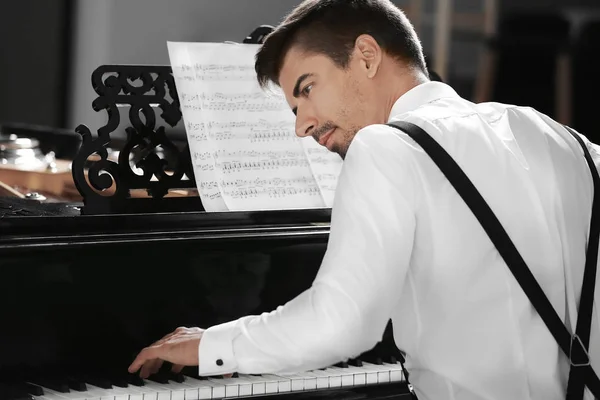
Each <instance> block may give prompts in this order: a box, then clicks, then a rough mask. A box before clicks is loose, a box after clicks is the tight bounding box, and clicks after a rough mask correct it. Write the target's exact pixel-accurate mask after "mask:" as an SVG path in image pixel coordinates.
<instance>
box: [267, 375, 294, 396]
mask: <svg viewBox="0 0 600 400" xmlns="http://www.w3.org/2000/svg"><path fill="white" fill-rule="evenodd" d="M262 376H264V377H265V378H267V380H269V381H272V380H276V381H277V391H276V392H270V391H269V382H267V393H286V392H291V391H292V381H291V380H289V379H288V378H286V377H285V376H279V375H273V374H264V375H262Z"/></svg>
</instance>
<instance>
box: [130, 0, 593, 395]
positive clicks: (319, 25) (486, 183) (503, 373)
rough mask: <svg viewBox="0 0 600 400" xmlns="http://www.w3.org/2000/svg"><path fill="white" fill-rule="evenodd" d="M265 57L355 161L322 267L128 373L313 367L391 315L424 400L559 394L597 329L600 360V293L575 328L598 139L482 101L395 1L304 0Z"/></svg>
mask: <svg viewBox="0 0 600 400" xmlns="http://www.w3.org/2000/svg"><path fill="white" fill-rule="evenodd" d="M256 70H257V73H258V80H259V82H260V83H261V84H263V85H266V84H267V83H268V82H269V81H273V82H275V83H277V84H278V85H280V86H281V88H282V89H283V91H284V93H285V95H286V99H287V101H288V103H289V105H290V107H291V108H292V110H293V112H294V113H295V114H296V117H297V120H296V133H297V134H298V135H299V136H308V135H311V136H312V137H314V139H315V140H316V141H318V142H319V143H320V144H322V145H323V146H326V147H327V148H328V149H329V150H331V151H335V152H337V153H339V154H340V155H341V156H342V157H343V158H344V159H345V161H344V166H343V170H342V173H341V175H340V178H339V183H338V188H337V192H336V199H335V204H334V207H333V210H332V220H331V233H330V238H329V243H328V247H327V252H326V254H325V257H324V259H323V262H322V265H321V268H320V270H319V273H318V276H317V277H316V279H315V281H314V283H313V285H312V287H311V288H310V289H308V290H307V291H305V292H304V293H302V294H301V295H300V296H298V297H297V298H295V299H293V300H292V301H290V302H289V303H287V304H285V305H284V306H282V307H280V308H278V309H277V310H275V311H273V312H271V313H268V314H264V315H261V316H248V317H245V318H242V319H240V320H237V321H232V322H230V323H226V324H223V325H218V326H213V327H210V328H209V329H207V330H202V329H199V328H180V329H178V330H176V331H175V332H173V333H171V334H169V335H167V336H166V337H165V338H163V339H161V340H159V341H158V342H156V343H155V344H153V345H152V346H149V347H148V348H146V349H143V350H142V351H141V352H140V354H139V355H138V357H137V358H136V359H135V361H134V362H133V363H132V365H131V367H130V372H136V371H138V370H140V369H141V374H142V375H143V376H145V375H148V374H149V373H151V372H153V371H155V370H157V369H158V367H159V366H160V364H161V363H162V362H163V360H167V361H169V362H172V363H174V364H175V365H176V366H175V368H176V369H177V368H180V367H179V366H182V365H199V371H200V374H201V375H216V374H227V373H231V372H234V371H238V372H240V373H268V372H284V371H303V370H310V369H316V368H319V367H324V366H328V365H332V364H334V363H336V362H338V361H340V360H342V359H346V358H349V357H353V356H356V355H358V354H360V353H362V352H364V351H366V350H368V349H370V348H372V347H373V346H374V345H375V344H376V343H377V342H378V341H379V340H380V339H381V336H382V333H383V331H384V328H385V326H386V324H387V322H388V320H389V319H390V318H391V319H392V321H393V326H394V336H395V337H394V339H395V342H396V344H397V345H398V347H399V348H401V349H402V350H403V351H404V352H406V367H407V369H408V371H409V373H410V381H411V383H412V384H413V386H414V388H415V390H416V393H417V396H418V397H419V398H420V399H455V400H471V399H490V400H491V399H494V400H507V399H519V400H526V399H536V400H550V399H564V398H565V393H566V391H567V382H568V380H569V379H568V378H569V370H570V368H571V364H578V365H579V364H587V361H588V360H587V358H586V357H585V354H586V351H585V350H584V349H583V347H584V346H585V347H587V346H588V344H587V343H585V342H589V355H590V357H589V358H591V364H592V366H593V367H594V369H595V371H600V328H599V318H598V317H599V312H600V311H599V310H600V309H599V308H598V307H595V308H593V312H592V314H593V318H592V320H591V329H590V328H588V332H589V331H590V330H591V337H590V336H589V333H588V334H585V333H583V334H579V328H578V330H577V333H578V334H579V335H578V336H575V335H573V340H572V341H571V336H570V335H572V333H573V332H575V329H576V325H577V320H578V318H577V316H578V313H579V310H578V307H579V300H580V294H581V291H582V280H583V271H584V266H585V264H586V247H587V241H588V232H589V231H590V230H591V229H590V215H591V209H592V199H593V196H594V185H593V183H592V175H591V173H590V171H591V169H590V167H589V166H590V165H592V166H593V164H592V163H590V165H588V163H587V162H586V158H585V157H584V150H583V147H582V146H581V145H580V143H579V142H578V140H576V138H575V136H577V137H578V138H579V139H580V140H582V143H581V144H582V145H583V146H585V147H586V148H587V149H588V150H589V152H590V153H591V157H592V158H593V163H595V164H596V165H598V164H599V163H600V153H599V151H600V149H599V148H598V147H597V146H595V145H593V144H591V143H590V142H589V141H587V140H586V139H585V138H584V137H580V136H579V135H578V134H576V133H575V132H570V131H569V130H567V129H566V128H565V127H563V126H562V125H561V124H559V123H557V122H555V121H553V120H552V119H550V118H549V117H547V116H545V115H543V114H541V113H539V112H536V111H535V110H533V109H531V108H525V107H516V106H511V105H504V104H497V103H485V104H473V103H471V102H469V101H467V100H465V99H462V98H461V97H459V96H458V94H457V93H456V92H455V91H454V90H453V89H452V88H451V87H450V86H448V85H446V84H444V83H441V82H431V81H430V80H429V77H428V73H427V69H426V66H425V61H424V57H423V53H422V48H421V44H420V42H419V39H418V38H417V36H416V34H415V32H414V30H413V28H412V26H411V24H410V23H409V21H408V20H407V19H406V17H405V16H404V14H403V13H402V12H401V11H400V10H398V8H396V7H395V6H394V5H393V4H392V3H391V2H390V1H388V0H321V1H319V0H307V1H305V2H303V3H302V4H301V5H299V6H298V7H297V8H296V9H295V10H294V11H293V12H292V13H291V14H290V15H289V16H288V17H287V18H286V19H285V21H284V22H283V23H282V24H281V25H280V26H279V27H278V28H277V29H276V30H275V31H274V33H272V34H271V35H270V36H269V37H268V38H267V39H266V41H265V43H264V45H263V46H262V48H261V50H260V51H259V53H258V55H257V58H256ZM394 121H404V122H410V123H413V124H415V125H416V126H418V127H420V128H422V129H423V130H425V131H426V132H427V134H429V135H431V137H433V139H435V141H437V143H439V144H440V145H441V146H442V147H443V148H444V149H445V150H446V151H447V152H448V153H449V154H450V156H451V157H452V158H453V159H454V160H455V161H456V162H457V164H458V165H459V166H460V168H462V170H463V171H464V172H465V173H466V175H467V176H468V177H469V179H470V180H471V182H472V183H473V184H474V186H475V187H476V188H477V190H478V191H479V193H481V196H482V197H483V199H485V201H486V202H487V204H488V205H489V207H490V208H491V209H492V210H493V212H494V213H495V215H496V216H497V218H498V219H499V221H500V222H501V224H502V226H503V227H504V229H505V231H506V233H507V234H508V237H509V238H510V239H511V240H512V243H514V245H515V247H516V249H517V250H518V252H519V253H520V255H521V256H522V258H523V260H524V261H525V263H526V265H527V266H528V267H529V269H530V270H531V272H532V274H533V276H534V277H535V279H536V280H537V282H538V283H539V285H540V286H541V288H542V289H543V292H544V293H545V296H547V298H548V300H549V303H550V304H551V306H552V308H553V309H554V310H555V311H556V313H557V318H558V319H559V322H561V326H562V329H563V330H562V331H561V332H562V333H564V332H567V333H568V335H567V342H568V345H567V346H566V347H567V350H566V351H567V352H568V351H569V350H571V351H577V350H581V351H580V353H581V354H583V358H581V357H580V358H579V360H580V361H577V360H575V356H574V355H572V356H569V355H568V354H565V346H564V343H560V345H559V344H558V341H557V339H555V337H554V336H553V334H552V333H551V331H550V329H549V328H548V327H547V326H546V324H545V322H544V320H543V319H542V318H541V317H540V313H539V312H538V311H539V310H538V309H537V307H536V308H534V306H533V305H532V301H531V300H530V299H529V298H528V295H526V294H525V291H524V290H523V289H522V287H521V286H520V284H519V283H518V282H517V279H515V276H514V275H513V273H512V270H511V269H509V268H508V266H507V265H508V264H509V263H507V262H505V259H504V258H503V257H504V256H501V255H500V252H499V250H498V249H497V247H496V246H495V243H496V242H492V240H490V237H489V236H488V234H486V231H485V230H484V229H482V225H481V224H480V222H479V221H478V219H477V218H476V217H475V216H474V212H473V211H472V210H471V209H470V208H469V206H467V204H466V201H465V200H463V198H461V196H460V195H459V194H458V192H457V190H456V189H455V188H454V187H453V186H452V185H451V184H450V183H449V180H448V178H446V176H445V175H444V173H442V172H441V169H440V168H438V166H437V165H436V164H435V163H434V162H433V161H432V158H430V155H429V154H428V153H427V152H425V151H424V150H423V149H424V147H422V146H421V142H419V144H418V143H417V142H416V141H415V140H413V135H409V134H407V133H406V132H405V131H407V130H410V125H404V126H403V127H404V128H406V129H404V131H402V130H399V129H397V128H396V127H392V126H389V125H386V124H387V123H389V122H394ZM413 130H414V129H413ZM592 158H590V161H591V160H592ZM592 243H594V242H593V241H592ZM496 244H497V243H496ZM594 246H597V242H595V244H593V245H592V246H591V247H592V248H593V247H594ZM592 255H593V258H594V261H595V258H596V256H595V254H594V253H593V252H592ZM591 276H592V277H594V275H591ZM592 280H593V281H594V282H592V283H595V280H596V279H592ZM593 291H594V289H593V287H592V295H593ZM547 311H548V310H546V311H545V312H544V313H547ZM562 323H564V325H562ZM559 336H560V335H559ZM586 337H587V338H586ZM563 339H564V338H563ZM563 342H564V340H563ZM582 342H583V343H584V344H582V347H581V348H580V347H577V346H579V344H580V343H582ZM570 359H571V362H570ZM581 360H583V361H581ZM572 368H573V369H577V368H579V369H578V371H579V370H584V372H585V373H586V374H587V373H588V372H589V371H591V368H589V367H587V366H583V367H572ZM588 375H590V376H591V375H592V374H591V373H590V374H588ZM578 376H579V375H578ZM586 379H588V378H585V379H584V380H585V383H588V384H594V382H592V379H591V378H590V380H586ZM580 386H581V385H580ZM580 390H581V391H583V389H580ZM585 393H586V395H587V396H590V393H589V391H587V390H586V392H585ZM575 397H577V396H575ZM579 398H581V397H579Z"/></svg>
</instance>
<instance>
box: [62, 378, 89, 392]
mask: <svg viewBox="0 0 600 400" xmlns="http://www.w3.org/2000/svg"><path fill="white" fill-rule="evenodd" d="M66 381H67V385H69V388H70V389H71V390H75V391H77V392H85V391H86V390H87V385H86V384H85V382H84V381H82V380H81V379H77V378H75V377H73V376H67V378H66Z"/></svg>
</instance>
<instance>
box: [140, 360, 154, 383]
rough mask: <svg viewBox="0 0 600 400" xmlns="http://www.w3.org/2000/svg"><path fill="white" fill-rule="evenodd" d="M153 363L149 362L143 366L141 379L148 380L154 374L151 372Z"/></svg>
mask: <svg viewBox="0 0 600 400" xmlns="http://www.w3.org/2000/svg"><path fill="white" fill-rule="evenodd" d="M150 363H151V361H148V362H147V363H145V364H144V365H142V368H140V377H141V378H144V379H147V378H148V377H149V376H150V375H152V372H151V371H150V368H151V365H150Z"/></svg>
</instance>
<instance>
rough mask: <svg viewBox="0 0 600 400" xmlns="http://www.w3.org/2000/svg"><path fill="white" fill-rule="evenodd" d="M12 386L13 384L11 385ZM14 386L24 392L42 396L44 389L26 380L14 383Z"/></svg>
mask: <svg viewBox="0 0 600 400" xmlns="http://www.w3.org/2000/svg"><path fill="white" fill-rule="evenodd" d="M11 386H13V385H11ZM14 387H15V388H17V389H19V390H21V391H23V392H25V393H29V394H31V395H33V396H43V395H44V389H42V388H41V387H40V386H38V385H34V384H31V383H28V382H19V383H16V384H14Z"/></svg>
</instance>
